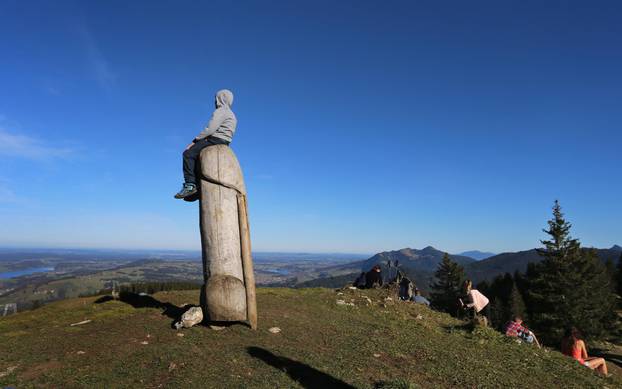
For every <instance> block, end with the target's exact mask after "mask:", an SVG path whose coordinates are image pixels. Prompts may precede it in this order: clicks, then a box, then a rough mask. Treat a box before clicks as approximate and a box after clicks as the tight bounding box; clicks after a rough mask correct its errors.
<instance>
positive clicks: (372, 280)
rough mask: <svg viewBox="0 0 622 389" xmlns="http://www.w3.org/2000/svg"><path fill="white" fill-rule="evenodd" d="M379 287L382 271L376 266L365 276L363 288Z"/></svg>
mask: <svg viewBox="0 0 622 389" xmlns="http://www.w3.org/2000/svg"><path fill="white" fill-rule="evenodd" d="M380 286H382V271H381V270H380V266H379V265H376V266H374V267H373V268H372V269H371V270H370V271H368V272H367V273H366V274H365V287H366V288H367V289H371V288H378V287H380Z"/></svg>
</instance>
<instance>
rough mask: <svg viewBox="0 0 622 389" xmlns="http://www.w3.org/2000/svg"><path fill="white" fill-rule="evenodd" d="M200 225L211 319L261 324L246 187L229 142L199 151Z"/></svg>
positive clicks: (204, 290) (205, 295)
mask: <svg viewBox="0 0 622 389" xmlns="http://www.w3.org/2000/svg"><path fill="white" fill-rule="evenodd" d="M200 191H201V195H200V225H201V246H202V249H203V250H202V251H203V278H204V285H203V288H202V289H201V306H202V308H203V311H204V312H205V313H206V315H207V317H208V318H209V320H210V321H245V320H248V322H249V324H250V326H251V327H252V328H253V329H255V328H256V327H257V306H256V301H255V278H254V275H253V262H252V258H251V251H250V250H251V246H250V232H249V226H248V217H247V215H248V213H247V209H246V187H245V185H244V178H243V176H242V171H241V169H240V165H239V163H238V160H237V158H236V157H235V154H234V153H233V151H232V150H231V148H229V147H228V146H224V145H216V146H210V147H206V148H205V149H204V150H203V151H202V152H201V188H200Z"/></svg>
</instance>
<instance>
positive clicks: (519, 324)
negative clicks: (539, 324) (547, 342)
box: [505, 315, 540, 347]
mask: <svg viewBox="0 0 622 389" xmlns="http://www.w3.org/2000/svg"><path fill="white" fill-rule="evenodd" d="M505 335H506V336H509V337H511V338H518V339H520V340H522V341H524V342H526V343H535V344H536V345H537V346H538V347H540V342H538V338H536V335H535V334H534V333H533V332H531V331H529V329H528V328H527V327H525V326H523V319H522V318H521V317H520V316H518V315H516V316H514V317H513V318H512V320H510V321H509V322H507V324H506V325H505Z"/></svg>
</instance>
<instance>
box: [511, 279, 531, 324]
mask: <svg viewBox="0 0 622 389" xmlns="http://www.w3.org/2000/svg"><path fill="white" fill-rule="evenodd" d="M526 311H527V309H526V308H525V301H523V296H522V295H521V294H520V292H519V290H518V287H517V286H516V283H515V282H514V283H513V284H512V291H511V292H510V296H509V298H508V313H509V316H510V317H509V318H508V319H511V318H512V317H513V316H520V317H521V318H523V320H525V319H526V317H525V313H526Z"/></svg>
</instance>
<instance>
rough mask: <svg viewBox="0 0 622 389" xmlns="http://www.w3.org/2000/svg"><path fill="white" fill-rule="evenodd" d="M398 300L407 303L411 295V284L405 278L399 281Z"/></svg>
mask: <svg viewBox="0 0 622 389" xmlns="http://www.w3.org/2000/svg"><path fill="white" fill-rule="evenodd" d="M399 285H400V294H399V296H400V300H403V301H408V300H410V299H411V297H412V295H413V287H414V286H413V283H412V282H411V281H410V280H409V279H408V278H406V277H403V278H402V279H401V281H400V284H399Z"/></svg>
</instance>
